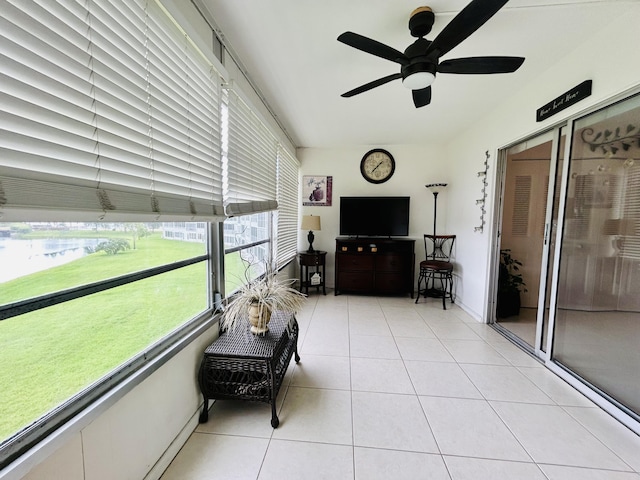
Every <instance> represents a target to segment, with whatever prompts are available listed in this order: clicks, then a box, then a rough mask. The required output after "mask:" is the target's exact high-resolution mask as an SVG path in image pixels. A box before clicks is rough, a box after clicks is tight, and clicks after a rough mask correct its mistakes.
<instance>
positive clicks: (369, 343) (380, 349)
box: [351, 334, 400, 359]
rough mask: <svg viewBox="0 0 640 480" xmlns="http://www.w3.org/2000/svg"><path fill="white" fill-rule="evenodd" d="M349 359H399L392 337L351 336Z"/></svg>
mask: <svg viewBox="0 0 640 480" xmlns="http://www.w3.org/2000/svg"><path fill="white" fill-rule="evenodd" d="M351 357H361V358H388V359H399V358H400V352H399V351H398V347H397V346H396V341H395V340H394V339H393V337H391V336H388V337H378V336H371V335H354V334H351Z"/></svg>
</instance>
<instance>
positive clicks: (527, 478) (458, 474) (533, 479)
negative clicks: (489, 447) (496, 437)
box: [444, 456, 547, 480]
mask: <svg viewBox="0 0 640 480" xmlns="http://www.w3.org/2000/svg"><path fill="white" fill-rule="evenodd" d="M444 460H445V462H446V464H447V467H448V468H449V472H450V473H451V478H452V480H547V478H546V477H545V476H544V474H543V473H542V472H541V471H540V468H539V467H538V466H537V465H536V464H535V463H524V462H507V461H504V460H488V459H484V458H469V457H449V456H445V457H444Z"/></svg>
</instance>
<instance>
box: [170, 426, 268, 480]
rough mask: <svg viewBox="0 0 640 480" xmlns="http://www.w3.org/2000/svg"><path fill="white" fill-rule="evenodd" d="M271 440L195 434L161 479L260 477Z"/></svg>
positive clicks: (204, 479) (205, 479) (221, 479)
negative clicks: (261, 466) (259, 473)
mask: <svg viewBox="0 0 640 480" xmlns="http://www.w3.org/2000/svg"><path fill="white" fill-rule="evenodd" d="M268 443H269V441H268V440H267V439H262V438H247V437H232V436H226V435H211V434H207V433H194V434H193V435H191V437H190V438H189V441H188V442H187V443H186V444H185V446H184V447H183V448H182V450H180V453H179V454H178V456H176V458H175V459H174V460H173V462H172V463H171V465H169V468H167V470H166V471H165V472H164V474H163V475H162V477H161V480H185V479H187V478H188V479H189V480H214V479H220V480H223V479H230V478H258V472H259V471H260V465H261V464H262V459H263V458H264V455H265V452H266V451H267V445H268Z"/></svg>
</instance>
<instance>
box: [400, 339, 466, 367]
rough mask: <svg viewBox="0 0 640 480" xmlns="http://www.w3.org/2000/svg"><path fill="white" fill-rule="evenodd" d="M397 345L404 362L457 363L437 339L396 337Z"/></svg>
mask: <svg viewBox="0 0 640 480" xmlns="http://www.w3.org/2000/svg"><path fill="white" fill-rule="evenodd" d="M396 344H397V345H398V350H400V355H402V358H403V359H404V360H422V361H425V362H455V360H454V359H453V357H452V356H451V354H450V353H449V352H448V351H447V349H446V348H444V345H442V342H440V340H438V339H435V338H411V337H396Z"/></svg>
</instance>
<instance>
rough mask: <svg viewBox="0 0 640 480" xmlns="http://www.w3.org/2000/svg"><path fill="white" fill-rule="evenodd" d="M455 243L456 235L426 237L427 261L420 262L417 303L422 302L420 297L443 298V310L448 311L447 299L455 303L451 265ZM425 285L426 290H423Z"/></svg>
mask: <svg viewBox="0 0 640 480" xmlns="http://www.w3.org/2000/svg"><path fill="white" fill-rule="evenodd" d="M455 241H456V236H455V235H425V236H424V251H425V253H426V256H427V259H426V260H423V261H421V262H420V275H419V277H418V296H417V297H416V302H415V303H418V300H420V295H422V296H423V297H424V298H427V297H434V298H442V308H443V309H445V310H446V309H447V305H446V303H445V299H447V298H449V299H450V300H451V303H453V300H454V296H453V263H451V252H452V251H453V244H454V242H455ZM423 283H424V288H422V284H423ZM429 284H431V285H429Z"/></svg>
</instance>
